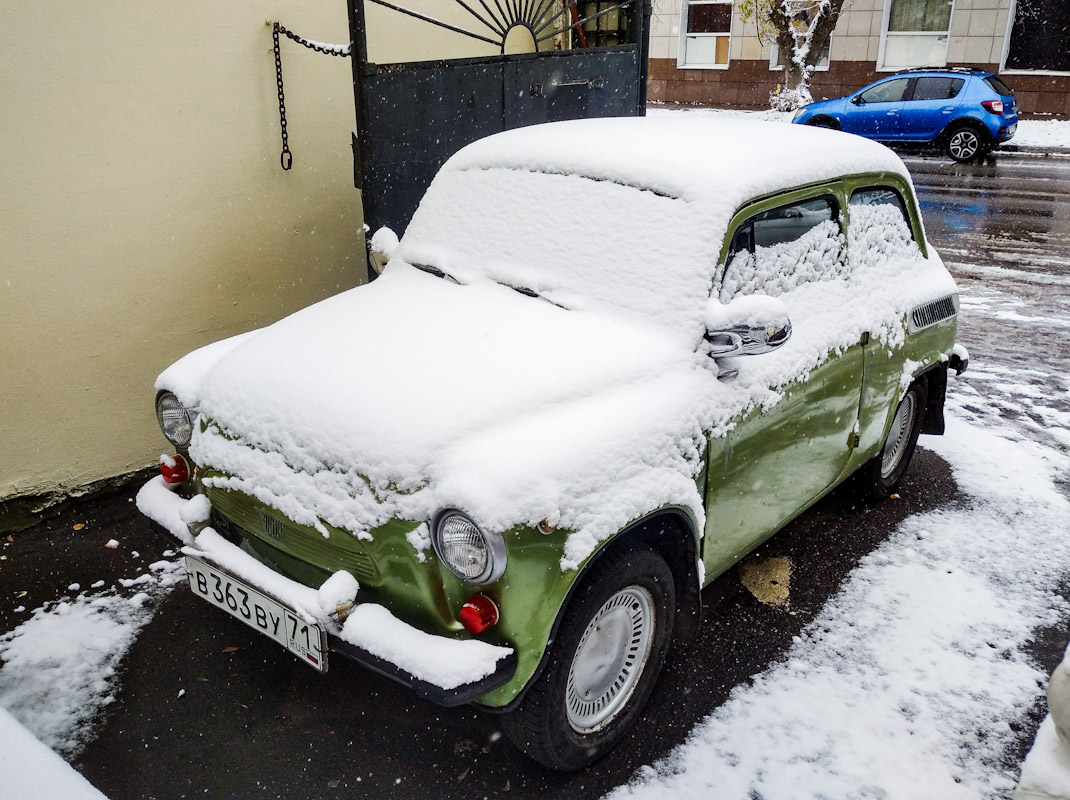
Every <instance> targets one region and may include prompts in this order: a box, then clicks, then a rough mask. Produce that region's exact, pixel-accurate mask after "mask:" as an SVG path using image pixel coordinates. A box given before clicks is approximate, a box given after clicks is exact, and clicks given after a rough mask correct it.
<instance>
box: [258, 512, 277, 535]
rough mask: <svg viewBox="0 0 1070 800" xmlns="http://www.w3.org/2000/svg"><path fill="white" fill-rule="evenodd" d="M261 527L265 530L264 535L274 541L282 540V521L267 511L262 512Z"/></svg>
mask: <svg viewBox="0 0 1070 800" xmlns="http://www.w3.org/2000/svg"><path fill="white" fill-rule="evenodd" d="M260 525H261V527H263V529H264V533H266V534H267V535H268V536H271V537H272V538H273V539H281V538H282V530H283V523H282V520H280V519H278V518H277V517H273V516H271V514H268V513H267V512H266V511H261V512H260Z"/></svg>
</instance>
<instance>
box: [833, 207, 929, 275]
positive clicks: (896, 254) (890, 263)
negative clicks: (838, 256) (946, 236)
mask: <svg viewBox="0 0 1070 800" xmlns="http://www.w3.org/2000/svg"><path fill="white" fill-rule="evenodd" d="M849 215H850V222H849V223H848V226H847V252H848V254H849V259H850V266H851V272H853V273H856V272H859V271H860V270H865V269H882V270H894V268H895V266H896V265H897V264H901V263H903V262H904V261H909V262H913V261H915V260H917V259H919V258H921V250H919V249H918V245H917V243H916V242H915V241H914V235H913V232H912V231H911V228H910V222H909V218H908V217H907V213H906V205H905V204H904V203H903V198H902V196H901V195H900V194H899V192H898V191H896V190H895V189H892V188H891V187H887V186H873V187H867V188H864V189H857V190H855V192H854V193H853V194H852V195H851V204H850V210H849Z"/></svg>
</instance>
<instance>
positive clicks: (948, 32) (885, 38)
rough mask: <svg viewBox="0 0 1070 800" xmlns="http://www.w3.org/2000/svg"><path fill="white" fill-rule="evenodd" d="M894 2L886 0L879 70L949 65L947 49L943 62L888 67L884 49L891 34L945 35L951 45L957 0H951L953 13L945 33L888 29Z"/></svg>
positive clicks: (878, 46)
mask: <svg viewBox="0 0 1070 800" xmlns="http://www.w3.org/2000/svg"><path fill="white" fill-rule="evenodd" d="M892 2H893V0H884V17H883V19H882V21H881V40H880V44H879V45H877V72H899V71H900V70H904V69H913V68H916V67H928V66H931V67H932V68H933V69H940V68H941V67H946V66H947V52H946V51H945V52H944V63H943V64H909V65H903V66H898V67H886V66H884V50H885V45H886V43H887V41H888V37H889V36H891V37H893V38H894V37H896V36H933V37H935V38H939V37H941V36H943V37H945V39H946V41H947V43H948V45H950V44H951V25H952V22H953V21H954V19H955V0H951V13H950V14H949V15H948V17H947V30H946V31H944V32H943V33H940V32H939V31H917V32H914V31H889V30H888V23H889V22H890V21H891V18H892Z"/></svg>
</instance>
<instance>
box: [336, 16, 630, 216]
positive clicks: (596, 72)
mask: <svg viewBox="0 0 1070 800" xmlns="http://www.w3.org/2000/svg"><path fill="white" fill-rule="evenodd" d="M365 2H367V3H369V4H372V3H374V4H375V5H377V6H380V7H382V8H385V9H388V10H389V11H390V12H392V13H395V14H398V15H403V16H404V17H406V18H408V20H413V19H415V20H417V21H418V22H420V23H421V24H426V25H429V26H433V27H437V28H438V29H440V30H446V31H449V32H450V34H451V35H453V36H458V35H460V36H466V37H471V38H472V39H473V40H478V41H479V42H481V43H484V44H481V45H480V46H482V47H488V46H490V47H499V48H500V51H501V54H500V55H494V56H483V57H475V58H452V59H443V60H437V61H415V62H400V63H390V64H375V63H371V62H370V61H369V60H368V40H367V25H366V16H365V13H366V7H365ZM400 2H405V0H400ZM441 2H442V3H443V4H448V5H449V6H450V7H451V8H453V7H458V8H460V9H463V11H464V12H465V14H464V16H465V18H467V19H468V20H470V21H471V23H472V24H471V25H470V26H461V25H457V24H452V23H450V22H446V21H442V20H440V19H437V18H433V17H431V16H430V15H429V14H426V13H423V12H421V11H416V10H414V9H412V8H407V7H404V6H402V5H398V4H395V3H393V2H388V0H348V3H349V24H350V38H351V40H352V47H351V53H352V56H353V58H352V63H353V92H354V96H355V101H356V113H357V134H356V135H354V137H353V154H354V183H355V185H356V187H357V188H358V189H359V190H360V191H361V195H362V200H363V204H364V219H365V222H366V223H367V224H368V226H369V227H370V228H371V229H372V230H373V231H374V230H376V229H377V228H379V227H380V226H382V225H386V226H388V227H390V228H392V229H393V230H395V231H396V232H397V233H398V234H399V235H400V234H401V233H403V232H404V230H405V227H406V226H407V225H408V223H409V220H410V219H411V218H412V214H413V212H414V211H415V210H416V206H417V204H418V203H419V202H420V198H421V197H422V196H423V193H424V191H425V190H426V189H427V186H428V184H430V182H431V179H432V178H433V177H434V176H435V173H436V172H437V171H438V168H439V167H440V166H442V164H443V163H444V162H445V161H446V159H448V158H449V157H450V156H451V155H453V154H454V153H455V152H457V151H458V150H459V149H461V148H462V147H463V146H465V145H466V144H468V143H470V142H473V141H475V140H476V139H479V138H482V137H483V136H488V135H490V134H492V133H496V132H498V131H503V130H507V129H510V128H518V127H522V126H525V125H533V124H535V123H539V122H550V121H555V120H564V119H577V118H582V117H611V116H641V115H643V114H644V113H645V107H646V77H647V61H648V58H649V47H648V42H649V37H648V27H649V23H650V11H651V5H650V0H626V1H625V2H615V0H614V1H611V2H605V1H604V0H467V1H466V0H441ZM453 10H454V11H456V8H453ZM517 33H520V34H522V35H523V36H525V37H529V38H527V39H526V42H527V46H529V47H530V46H534V47H535V49H536V51H535V52H526V53H519V54H512V55H511V54H507V41H508V40H510V37H513V36H515V35H516V34H517ZM547 42H552V44H553V46H554V47H555V48H557V49H548V50H539V48H540V47H546V46H547V45H546V43H547Z"/></svg>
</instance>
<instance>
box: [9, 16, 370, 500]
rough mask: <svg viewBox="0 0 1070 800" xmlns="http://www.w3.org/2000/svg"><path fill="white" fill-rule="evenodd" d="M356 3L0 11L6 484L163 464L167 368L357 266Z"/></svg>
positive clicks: (338, 284) (354, 273) (344, 279)
mask: <svg viewBox="0 0 1070 800" xmlns="http://www.w3.org/2000/svg"><path fill="white" fill-rule="evenodd" d="M268 17H272V18H280V19H281V20H282V21H283V23H284V24H285V25H287V26H288V27H290V28H292V29H294V30H296V31H298V32H299V33H301V34H303V35H305V36H308V37H310V38H313V39H318V40H321V41H334V42H347V41H348V39H349V33H348V23H347V19H346V4H345V2H344V0H330V2H325V1H324V0H309V1H308V2H301V1H300V0H286V1H285V2H283V0H278V1H277V2H267V1H266V0H242V2H217V1H216V0H186V2H182V3H165V2H159V0H143V1H142V2H134V0H127V2H122V1H121V0H99V1H98V2H95V3H89V4H86V3H81V4H79V3H70V2H62V1H61V0H5V2H4V3H3V4H0V75H3V81H2V83H0V119H2V120H3V122H2V124H0V412H2V413H0V498H4V497H9V496H12V495H15V494H26V493H36V492H40V491H48V490H51V489H53V488H56V487H60V488H63V487H73V486H77V485H80V484H84V483H86V482H89V481H92V480H95V479H99V478H105V477H110V476H113V475H118V474H122V473H124V472H127V471H130V470H132V469H135V468H138V467H143V466H146V465H148V464H150V463H151V462H153V461H154V460H155V459H156V457H157V455H158V454H159V453H160V452H161V451H162V450H164V448H165V447H166V442H165V441H164V440H163V438H162V437H161V436H160V434H159V432H158V428H157V425H156V420H155V417H154V414H153V395H154V392H153V388H152V384H153V381H154V379H155V377H156V375H157V373H158V372H159V371H160V370H161V369H163V368H164V367H165V366H167V364H169V363H170V362H171V361H172V360H174V359H175V358H177V357H178V356H180V355H182V354H183V353H185V352H187V351H189V350H191V349H193V348H195V347H197V346H199V345H202V344H206V343H208V342H211V341H214V340H216V339H219V338H222V337H225V336H229V335H231V334H234V333H238V332H241V331H245V330H249V329H251V328H255V327H258V326H262V325H265V324H268V323H271V322H273V321H274V320H276V319H279V318H280V317H282V316H284V315H285V314H287V313H289V312H291V311H293V310H295V309H297V308H300V307H302V306H304V305H307V304H309V303H311V302H313V301H316V300H318V299H321V298H323V297H325V296H327V295H330V294H333V293H335V292H337V291H339V290H342V289H345V288H348V287H350V286H353V285H355V284H356V283H358V282H360V281H362V280H363V278H364V275H365V270H364V258H363V244H362V236H361V232H360V229H361V214H360V203H359V194H358V193H357V191H356V190H355V189H354V188H353V185H352V174H353V165H352V155H351V150H350V131H351V130H352V129H353V127H354V113H353V95H352V81H351V72H350V64H349V60H348V59H345V58H333V57H328V56H324V55H320V54H317V53H313V52H311V51H308V50H304V49H301V48H299V47H298V46H297V45H295V44H293V43H292V42H286V41H284V42H283V48H284V52H283V66H284V69H285V77H286V96H287V107H288V112H289V114H288V116H289V128H290V143H291V148H292V150H293V152H294V157H295V163H294V168H293V169H292V170H291V171H290V172H288V173H284V172H282V171H281V170H280V168H279V149H280V142H279V130H278V126H279V119H278V100H277V96H276V88H275V71H274V63H273V59H272V54H271V35H270V30H269V29H268V28H267V27H266V26H265V24H264V21H265V19H266V18H268Z"/></svg>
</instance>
